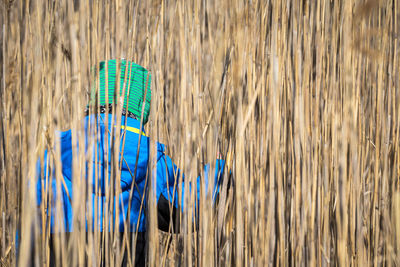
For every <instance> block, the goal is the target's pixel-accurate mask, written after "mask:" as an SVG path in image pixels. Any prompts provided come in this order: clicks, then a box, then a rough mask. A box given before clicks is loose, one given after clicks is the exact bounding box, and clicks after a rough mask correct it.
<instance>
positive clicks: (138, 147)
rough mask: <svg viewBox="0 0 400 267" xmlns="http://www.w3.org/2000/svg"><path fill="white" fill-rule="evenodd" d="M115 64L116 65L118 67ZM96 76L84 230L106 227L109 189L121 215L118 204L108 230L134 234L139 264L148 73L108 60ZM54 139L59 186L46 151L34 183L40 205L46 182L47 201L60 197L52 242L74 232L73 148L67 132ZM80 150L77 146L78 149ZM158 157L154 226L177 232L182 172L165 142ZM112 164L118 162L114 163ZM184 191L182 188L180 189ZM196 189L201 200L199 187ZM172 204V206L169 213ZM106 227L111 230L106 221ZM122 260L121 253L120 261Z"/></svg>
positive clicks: (88, 129) (88, 119)
mask: <svg viewBox="0 0 400 267" xmlns="http://www.w3.org/2000/svg"><path fill="white" fill-rule="evenodd" d="M118 64H120V65H119V68H118ZM117 72H119V73H120V75H119V79H120V90H119V94H120V96H122V95H123V105H122V110H121V114H122V116H121V121H120V124H118V122H117V115H119V114H116V109H117V106H116V99H117V101H119V99H121V98H122V97H121V98H120V97H118V96H117V92H115V87H116V86H115V85H116V80H117ZM98 77H99V80H100V81H99V83H98V84H99V85H100V87H99V90H98V91H97V92H96V91H94V92H95V94H93V95H92V99H91V104H90V105H89V106H88V107H87V109H86V116H85V118H84V125H85V155H86V159H88V158H89V159H90V158H91V161H92V162H89V160H86V161H87V162H86V182H87V186H88V187H89V189H91V190H90V191H89V192H90V194H91V196H90V195H89V196H87V198H86V199H87V201H92V214H91V216H89V215H88V214H89V213H90V212H89V211H87V210H86V211H85V214H86V218H87V221H91V225H92V226H88V225H89V224H88V222H86V231H100V232H101V231H103V230H104V229H103V228H104V227H106V226H103V223H104V216H105V213H106V212H107V208H106V200H107V190H108V192H111V191H113V192H114V193H113V194H114V196H115V203H117V202H118V214H119V216H117V213H116V211H117V208H115V209H113V214H112V215H110V217H112V218H109V221H112V222H113V224H112V225H115V227H114V228H113V229H112V230H113V231H118V232H120V233H121V235H120V236H121V238H120V239H121V240H122V233H123V232H126V231H128V232H135V233H136V234H137V241H136V242H137V243H136V250H135V254H136V257H135V265H137V266H142V265H144V263H145V250H144V246H145V235H144V233H145V231H146V222H145V220H146V217H145V213H146V212H145V208H146V199H147V198H146V192H147V185H148V183H149V180H148V179H149V175H150V173H151V172H150V170H148V169H149V168H148V163H149V149H150V140H149V137H148V135H147V134H146V133H145V132H144V128H143V126H144V125H145V124H146V122H147V121H148V118H149V112H150V100H151V90H150V82H151V76H150V74H149V73H148V71H147V70H146V69H145V68H143V67H141V66H139V65H137V64H135V63H133V62H128V61H125V60H120V61H117V60H108V61H107V62H101V63H100V66H99V75H98ZM107 81H108V82H107ZM143 104H144V105H143ZM118 125H120V126H118ZM115 131H119V133H120V142H118V143H119V144H116V143H115V136H116V135H115ZM56 142H59V144H60V147H61V160H62V178H63V179H62V181H61V183H60V185H59V186H57V180H56V178H55V175H54V173H53V174H52V175H49V174H48V172H49V170H48V169H47V164H46V162H47V155H48V153H49V152H46V153H45V157H44V161H43V162H44V163H43V166H42V168H40V167H41V166H40V165H41V164H40V163H39V164H38V170H39V173H41V176H40V179H39V180H38V183H37V198H38V204H41V202H42V200H43V196H44V194H47V193H48V191H49V190H48V189H49V183H50V184H51V186H52V187H51V188H52V190H51V191H52V198H51V199H53V201H54V200H55V199H56V197H57V196H58V197H59V199H60V200H59V201H61V206H62V211H56V205H52V206H51V207H49V217H50V222H48V223H49V224H50V225H49V227H50V233H51V234H50V240H52V239H53V238H54V237H55V235H56V234H58V233H65V234H66V236H67V238H68V236H69V235H70V234H69V233H71V232H73V231H74V225H73V210H72V199H73V192H72V191H73V190H72V188H73V177H72V176H73V175H72V174H73V170H72V165H73V164H72V162H73V155H74V153H73V150H74V149H73V145H72V138H71V131H70V130H69V131H65V132H61V133H59V134H58V136H57V140H56ZM114 145H117V146H119V148H117V147H115V148H114ZM113 149H118V153H113ZM78 150H79V147H78V148H77V149H76V151H78ZM114 155H118V160H117V161H115V160H114ZM156 157H157V158H156V160H157V161H156V162H157V187H156V196H157V211H158V212H157V213H158V226H159V229H161V230H163V231H169V230H170V229H171V228H172V229H174V231H178V230H179V226H178V224H176V223H179V222H178V220H177V219H176V218H177V217H178V216H177V215H178V214H179V210H180V208H182V209H183V201H182V203H178V192H179V190H178V188H177V185H178V180H177V179H179V176H180V170H179V169H178V168H177V167H176V166H175V165H174V164H173V162H172V160H171V158H170V157H168V156H167V155H166V154H165V146H164V145H163V144H160V143H157V155H156ZM115 162H118V166H116V164H115ZM223 166H224V161H222V160H217V166H216V173H215V179H216V181H217V179H218V177H219V176H220V175H221V171H222V170H223ZM207 169H208V168H206V170H205V175H204V177H205V178H206V181H205V182H206V184H207V183H208V181H207ZM41 170H43V172H41ZM118 172H119V174H120V182H119V184H116V180H115V179H116V177H118V175H117V174H118ZM49 176H50V177H49ZM47 178H50V179H47ZM182 181H183V183H184V182H185V178H184V175H182ZM197 181H198V184H199V182H200V177H199V178H197ZM183 183H182V186H183ZM216 184H217V183H216ZM118 187H120V188H118ZM110 190H111V191H110ZM182 191H184V190H183V188H182ZM196 191H197V197H198V198H199V195H200V193H199V187H198V186H197V189H196ZM108 199H109V198H108ZM182 199H183V197H182ZM109 201H110V199H109ZM53 203H55V202H53ZM115 207H116V205H115ZM170 207H172V214H171V212H170V210H171V209H170ZM57 216H58V217H59V218H60V217H61V218H62V223H60V224H58V225H56V218H57ZM88 217H90V218H88ZM96 218H97V219H96ZM171 221H172V222H173V224H174V225H172V226H171V225H170V222H171ZM90 227H92V229H90ZM107 227H108V228H109V229H110V227H111V226H110V224H108V226H107ZM129 236H131V235H129ZM131 247H132V246H131ZM103 261H104V259H103ZM52 262H53V263H54V262H55V254H54V251H51V255H50V263H52ZM103 264H104V263H103ZM126 264H127V260H126V253H125V256H124V261H123V265H126Z"/></svg>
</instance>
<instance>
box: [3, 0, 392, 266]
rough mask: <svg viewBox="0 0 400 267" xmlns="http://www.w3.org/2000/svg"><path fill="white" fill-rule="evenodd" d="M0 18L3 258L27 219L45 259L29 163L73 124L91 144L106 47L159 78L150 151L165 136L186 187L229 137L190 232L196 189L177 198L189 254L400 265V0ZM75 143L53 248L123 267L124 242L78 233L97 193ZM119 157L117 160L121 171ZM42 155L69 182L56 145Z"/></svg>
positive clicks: (26, 228) (132, 7)
mask: <svg viewBox="0 0 400 267" xmlns="http://www.w3.org/2000/svg"><path fill="white" fill-rule="evenodd" d="M0 24H1V37H0V44H1V45H0V46H1V53H0V61H1V64H0V73H1V75H0V76H1V87H0V88H1V90H0V102H1V103H0V114H1V119H0V258H1V264H2V265H3V264H7V263H10V264H15V263H16V260H17V259H16V256H17V255H16V249H15V243H16V231H17V229H18V235H19V237H20V238H19V240H20V244H19V249H20V251H21V253H20V257H19V259H18V263H19V264H20V265H21V266H25V265H26V264H27V261H28V260H29V257H28V255H29V252H30V250H31V249H32V245H33V246H35V247H36V248H37V249H36V254H35V258H34V260H35V263H36V264H37V265H43V264H47V263H48V256H49V249H48V242H49V240H48V237H49V232H48V231H40V230H39V229H46V228H45V227H44V225H42V226H40V225H38V224H39V222H40V221H42V222H43V221H45V218H46V210H45V204H44V203H47V202H48V201H50V199H47V198H46V199H45V200H44V201H43V204H42V205H41V206H40V207H36V205H35V204H33V203H36V201H35V199H36V196H35V194H36V192H35V187H34V186H29V185H32V184H35V183H36V182H35V181H36V179H37V177H36V175H35V173H36V161H37V159H38V158H40V157H42V156H43V153H44V150H45V149H52V147H53V146H52V144H53V143H54V133H55V131H56V130H63V129H69V128H71V129H73V130H72V132H73V134H72V136H73V139H72V141H73V143H74V144H77V143H83V139H82V135H79V133H80V132H81V131H82V127H83V125H82V117H83V116H84V114H83V110H84V107H85V105H86V103H87V101H88V95H89V91H90V88H91V86H92V85H93V84H92V82H93V81H92V80H91V76H90V75H91V74H90V73H91V66H94V65H95V64H96V63H97V62H99V61H100V60H104V59H110V58H127V59H130V60H133V61H135V62H136V63H138V64H140V65H142V66H144V67H146V68H148V69H149V70H150V71H151V73H152V77H153V79H152V90H153V94H152V107H151V109H152V111H151V117H150V120H149V123H148V125H146V129H147V130H148V133H149V135H150V137H151V140H152V145H151V155H152V156H153V155H155V146H154V141H156V140H161V141H162V142H164V143H166V144H167V146H168V153H169V155H171V156H172V158H173V159H174V161H175V163H176V164H177V165H178V166H179V167H180V168H182V169H183V170H184V172H185V174H186V176H187V177H188V179H191V180H192V181H194V179H195V178H196V177H197V175H198V174H199V173H200V174H201V173H202V172H201V169H202V166H203V165H204V164H205V163H207V162H211V163H213V162H215V155H216V154H217V147H220V150H221V152H222V154H223V157H224V158H225V159H226V160H227V167H226V168H227V170H230V171H231V174H232V177H233V180H234V182H233V186H232V187H230V188H228V187H227V183H223V186H222V188H221V195H222V196H226V198H225V197H221V198H220V200H221V201H220V202H219V206H218V207H216V208H215V209H213V208H211V207H212V206H213V204H212V199H211V197H210V195H209V194H208V195H207V196H206V194H205V192H206V190H207V189H206V188H204V184H203V185H202V188H201V193H202V197H201V198H200V203H199V206H200V214H201V216H199V229H198V231H196V228H195V227H194V225H193V223H192V222H193V218H192V216H193V210H194V201H195V196H194V195H193V194H192V195H189V194H187V195H185V198H186V199H185V200H184V201H185V203H186V208H185V211H184V212H183V214H182V224H181V231H182V233H183V244H184V249H183V251H182V253H181V258H182V263H183V264H184V265H192V264H194V265H196V266H215V265H238V266H266V265H276V266H284V265H291V266H292V265H303V266H315V265H318V266H327V265H341V266H349V265H353V266H363V265H364V266H367V265H375V266H380V265H383V264H385V265H388V266H392V265H399V264H400V254H399V249H400V189H399V186H400V184H399V178H400V149H399V147H400V143H399V141H400V138H399V135H400V108H399V107H400V106H399V103H400V90H399V85H400V84H399V82H400V77H399V75H400V66H399V64H400V55H399V51H400V40H399V36H400V1H399V0H391V1H389V0H381V1H372V0H366V1H355V0H349V1H328V0H322V1H298V0H294V1H258V0H256V1H200V0H193V1H161V0H160V1H158V0H155V1H128V0H127V1H83V0H82V1H66V0H62V1H51V0H49V1H47V0H46V1H38V0H32V1H18V0H16V1H11V0H4V1H2V2H1V16H0ZM119 108H120V107H119ZM116 119H117V121H118V120H120V119H121V116H119V118H118V116H117V117H116ZM118 123H121V122H120V121H119V122H118ZM114 134H115V142H116V144H118V143H119V142H120V141H121V142H123V141H122V140H121V137H120V136H118V135H117V134H116V133H114ZM115 147H119V146H118V145H116V146H115ZM74 153H75V154H74V155H75V157H74V173H73V176H74V181H75V182H74V188H73V190H74V199H73V208H74V225H76V226H77V227H76V228H75V229H77V230H76V231H74V232H73V234H72V238H71V241H70V242H69V243H68V242H67V241H66V239H65V238H64V237H63V236H61V237H60V240H58V242H56V248H57V257H58V259H59V261H60V262H61V263H62V264H63V265H68V266H69V265H78V264H83V262H84V259H85V256H86V255H89V264H96V265H97V264H99V262H98V259H99V258H100V257H101V254H102V253H104V255H105V259H106V265H107V266H108V265H110V266H114V265H118V264H119V262H120V260H121V253H120V249H119V248H118V246H115V244H116V242H118V238H119V237H118V236H117V235H115V234H113V233H105V232H103V233H100V232H98V231H97V232H96V231H94V233H90V234H89V235H88V238H86V237H85V231H84V229H85V213H87V212H92V211H91V210H89V209H90V207H86V206H85V205H82V203H85V201H88V199H87V198H86V195H87V194H86V192H87V190H91V189H90V188H88V187H89V186H87V185H86V183H85V177H86V173H85V168H84V166H85V160H86V159H85V155H84V154H83V153H79V152H78V151H76V150H75V151H74ZM107 153H114V155H117V154H116V153H117V151H116V150H115V149H114V150H113V148H109V152H107ZM116 158H118V157H115V156H114V161H113V162H112V163H111V165H110V166H109V168H111V169H112V170H113V172H112V173H113V174H114V175H113V179H115V180H116V181H118V179H120V177H119V172H118V170H119V169H118V168H119V167H118V166H119V163H118V160H115V159H116ZM49 164H50V166H52V168H53V169H55V170H56V176H57V183H58V184H59V185H60V186H61V184H62V182H63V179H62V175H61V162H60V149H59V148H57V147H56V148H54V149H53V153H52V155H51V156H50V159H49ZM154 164H155V163H154V159H152V160H150V166H149V170H150V171H149V173H150V174H151V173H152V172H151V170H153V168H154ZM91 171H94V172H96V169H95V168H94V167H92V168H91ZM227 174H228V171H226V172H225V180H226V179H227V178H228V175H227ZM180 182H181V181H180ZM154 183H155V178H154V176H153V175H149V192H148V195H147V198H148V199H147V202H148V208H147V210H146V213H147V214H146V216H147V218H148V221H147V230H148V251H147V253H148V257H147V259H148V263H149V265H151V266H159V265H160V264H163V263H165V258H166V257H165V255H163V252H165V250H163V245H164V244H161V246H160V242H162V239H161V240H160V238H159V235H158V230H157V222H156V206H155V205H156V204H155V201H154V190H153V188H154V186H155V185H154ZM116 184H119V183H116ZM114 185H115V184H114V183H110V184H109V185H108V187H107V188H108V189H109V190H107V192H109V194H108V200H109V201H110V205H109V207H110V209H111V207H112V199H113V198H112V196H113V194H115V192H118V188H114V187H113V186H114ZM185 186H187V183H186V184H185ZM114 189H115V190H114ZM186 192H187V191H186ZM51 205H61V203H60V201H56V203H51ZM109 214H112V209H111V210H109V211H108V212H106V214H105V222H107V221H109V220H108V217H107V216H109ZM40 218H41V220H40ZM58 219H60V218H58ZM88 223H89V225H90V224H91V223H93V221H92V220H90V219H89V222H88ZM79 227H80V228H79ZM79 229H83V230H79ZM21 237H22V238H21ZM31 237H32V238H31ZM31 239H32V240H31ZM100 240H102V241H103V242H104V244H105V249H104V250H103V251H102V249H101V247H100V246H99V244H100ZM126 241H127V233H125V236H124V244H125V245H129V244H128V242H126ZM160 251H161V252H160ZM66 255H74V256H73V257H72V258H68V257H67V256H66ZM133 257H134V255H130V259H131V260H133Z"/></svg>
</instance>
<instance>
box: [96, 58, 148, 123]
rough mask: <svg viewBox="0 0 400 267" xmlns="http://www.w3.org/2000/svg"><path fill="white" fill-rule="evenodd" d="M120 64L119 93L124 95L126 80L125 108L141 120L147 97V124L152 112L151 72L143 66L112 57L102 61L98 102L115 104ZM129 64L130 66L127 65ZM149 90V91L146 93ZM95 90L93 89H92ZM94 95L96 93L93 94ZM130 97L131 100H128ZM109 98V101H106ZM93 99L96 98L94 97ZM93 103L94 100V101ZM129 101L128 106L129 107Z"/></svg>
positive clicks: (145, 120)
mask: <svg viewBox="0 0 400 267" xmlns="http://www.w3.org/2000/svg"><path fill="white" fill-rule="evenodd" d="M118 63H119V64H120V70H119V72H120V75H119V76H120V82H119V84H120V90H119V94H120V96H121V95H122V93H123V92H122V91H123V86H124V82H126V86H125V96H124V105H123V108H124V109H125V110H127V111H129V112H131V113H133V114H134V115H135V116H136V117H137V118H138V119H139V120H140V118H141V115H142V104H143V101H144V98H146V99H145V101H144V102H145V105H144V112H143V124H146V122H147V121H148V118H149V113H150V100H151V90H150V84H151V74H150V73H149V72H148V70H146V69H145V68H143V67H142V66H140V65H138V64H136V63H134V62H129V61H126V60H125V59H121V60H115V59H111V60H108V61H107V66H106V61H101V62H100V75H99V76H100V90H99V92H98V94H97V97H98V104H99V105H106V104H107V103H108V104H114V94H115V84H116V73H117V64H118ZM126 65H128V66H126ZM106 69H107V78H108V83H107V84H108V94H107V95H106V82H107V81H106ZM125 72H127V73H128V77H127V78H126V81H125ZM146 90H147V93H146ZM92 92H93V91H92ZM92 97H94V95H92ZM128 98H129V102H128ZM106 99H108V102H106ZM92 100H94V99H93V98H92ZM92 103H93V102H92ZM127 103H128V107H127Z"/></svg>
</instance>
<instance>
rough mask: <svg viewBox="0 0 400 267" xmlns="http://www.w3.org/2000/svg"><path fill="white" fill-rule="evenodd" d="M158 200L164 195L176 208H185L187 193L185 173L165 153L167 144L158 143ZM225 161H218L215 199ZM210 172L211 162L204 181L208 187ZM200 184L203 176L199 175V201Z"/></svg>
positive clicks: (214, 190)
mask: <svg viewBox="0 0 400 267" xmlns="http://www.w3.org/2000/svg"><path fill="white" fill-rule="evenodd" d="M157 146H158V149H157V150H158V151H157V194H156V195H157V201H158V200H159V199H160V196H161V195H162V196H163V197H164V198H166V199H167V200H168V201H169V202H170V203H173V205H174V207H175V208H178V207H179V206H180V208H181V209H182V210H183V209H184V199H185V198H184V194H185V192H184V191H185V182H187V181H185V174H183V173H182V172H181V170H180V169H179V168H178V167H177V166H176V165H175V164H174V163H173V161H172V159H171V158H170V157H169V156H167V155H165V146H164V145H162V144H157ZM224 165H225V161H224V160H221V159H218V160H217V161H216V166H215V173H214V188H213V190H212V194H213V195H212V197H213V199H215V196H216V195H217V194H218V192H219V186H220V184H221V180H222V176H223V170H224ZM209 172H210V164H207V165H205V166H204V175H203V177H204V183H205V187H206V188H208V184H209V179H210V177H209ZM180 175H182V184H181V185H180V186H182V188H181V190H182V198H181V203H180V205H179V203H178V199H179V198H178V196H179V188H178V185H179V178H180ZM200 184H201V176H200V175H199V176H198V177H197V179H196V197H197V201H198V200H199V199H200ZM189 190H192V185H191V184H189Z"/></svg>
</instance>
